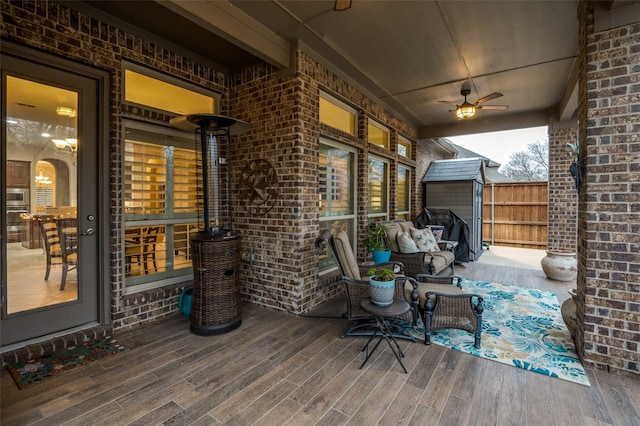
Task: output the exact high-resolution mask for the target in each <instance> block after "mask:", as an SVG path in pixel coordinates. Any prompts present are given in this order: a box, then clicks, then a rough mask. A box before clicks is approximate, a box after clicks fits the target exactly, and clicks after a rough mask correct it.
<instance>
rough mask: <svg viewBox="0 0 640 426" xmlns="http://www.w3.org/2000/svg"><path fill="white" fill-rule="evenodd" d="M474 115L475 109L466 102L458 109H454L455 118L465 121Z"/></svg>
mask: <svg viewBox="0 0 640 426" xmlns="http://www.w3.org/2000/svg"><path fill="white" fill-rule="evenodd" d="M475 114H476V107H475V106H473V105H471V104H470V103H468V102H465V103H463V104H462V105H460V106H459V107H458V108H456V117H458V118H461V119H465V118H471V117H473V116H474V115H475Z"/></svg>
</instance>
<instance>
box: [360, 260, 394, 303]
mask: <svg viewBox="0 0 640 426" xmlns="http://www.w3.org/2000/svg"><path fill="white" fill-rule="evenodd" d="M367 275H368V276H369V284H370V287H369V290H370V292H371V303H373V304H374V305H378V306H389V305H391V304H392V303H393V295H394V294H395V287H396V274H395V273H394V272H393V270H391V269H387V268H379V269H376V268H370V269H369V270H368V271H367Z"/></svg>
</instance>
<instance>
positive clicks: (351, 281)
mask: <svg viewBox="0 0 640 426" xmlns="http://www.w3.org/2000/svg"><path fill="white" fill-rule="evenodd" d="M315 245H316V249H317V250H318V251H324V250H325V249H327V250H328V251H329V252H330V253H331V254H332V255H333V258H334V259H335V260H336V263H337V264H338V268H339V269H340V274H341V276H342V278H341V279H342V283H343V284H344V286H345V289H346V295H347V312H346V313H345V314H344V315H345V316H346V318H347V319H348V320H349V321H350V322H353V323H355V324H353V325H351V326H350V327H349V328H347V330H345V332H344V333H342V336H341V337H343V338H344V337H347V336H371V335H373V334H374V333H375V332H376V330H377V328H376V322H375V319H374V318H373V316H372V315H371V314H370V313H368V312H366V311H365V310H364V309H362V307H361V306H360V302H361V301H362V300H365V299H369V298H370V297H371V294H370V292H369V280H368V278H366V271H367V269H369V268H371V265H359V264H358V263H357V261H356V257H355V255H354V253H353V249H352V248H351V243H350V242H349V237H348V236H347V234H346V232H344V231H342V232H339V233H338V235H337V236H335V237H334V236H333V235H332V234H331V231H330V230H329V229H325V230H323V231H321V233H320V236H319V237H318V238H316V241H315ZM376 266H377V267H385V268H389V269H392V268H393V269H394V270H395V271H396V293H395V295H394V298H399V297H402V298H405V297H406V298H407V301H408V302H409V304H410V305H411V311H410V312H409V313H408V314H406V315H405V316H403V317H402V320H403V321H406V322H408V323H410V324H413V325H415V324H416V322H417V319H418V316H417V315H418V292H417V288H418V284H417V282H416V281H415V280H414V279H413V278H411V277H406V276H404V274H403V272H404V267H403V265H402V264H401V263H397V262H387V263H383V264H379V265H376ZM407 296H408V297H407ZM391 328H392V329H393V331H394V336H395V337H396V338H406V339H410V340H415V339H414V338H413V337H412V336H410V335H409V334H408V333H407V331H406V330H405V329H404V328H403V327H401V326H400V325H398V324H392V325H391Z"/></svg>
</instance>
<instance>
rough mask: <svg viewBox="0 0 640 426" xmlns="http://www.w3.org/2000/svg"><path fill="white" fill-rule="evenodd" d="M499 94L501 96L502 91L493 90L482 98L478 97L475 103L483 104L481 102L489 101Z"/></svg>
mask: <svg viewBox="0 0 640 426" xmlns="http://www.w3.org/2000/svg"><path fill="white" fill-rule="evenodd" d="M500 96H502V93H498V92H493V93H491V94H490V95H487V96H485V97H484V98H480V99H478V100H477V101H476V105H480V104H483V103H485V102H488V101H490V100H492V99H495V98H499V97H500Z"/></svg>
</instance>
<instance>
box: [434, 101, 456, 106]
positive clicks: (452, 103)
mask: <svg viewBox="0 0 640 426" xmlns="http://www.w3.org/2000/svg"><path fill="white" fill-rule="evenodd" d="M438 102H440V103H443V104H451V105H456V106H457V105H458V103H457V102H453V101H438Z"/></svg>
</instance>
